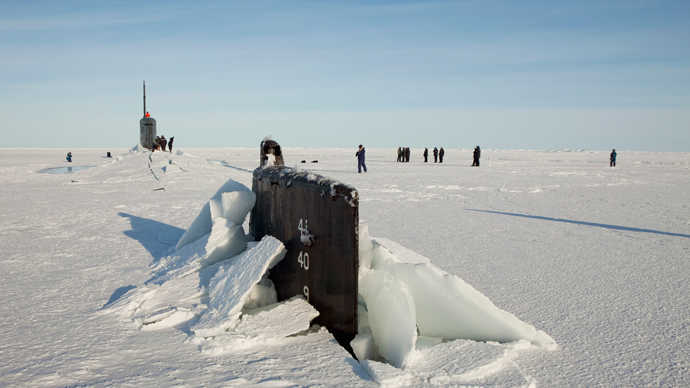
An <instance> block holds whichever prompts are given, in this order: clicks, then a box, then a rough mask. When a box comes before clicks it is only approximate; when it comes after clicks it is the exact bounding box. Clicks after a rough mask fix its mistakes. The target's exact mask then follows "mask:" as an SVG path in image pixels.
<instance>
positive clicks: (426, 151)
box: [424, 147, 429, 163]
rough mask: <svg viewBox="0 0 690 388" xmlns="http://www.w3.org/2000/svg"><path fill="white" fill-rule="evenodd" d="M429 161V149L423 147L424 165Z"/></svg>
mask: <svg viewBox="0 0 690 388" xmlns="http://www.w3.org/2000/svg"><path fill="white" fill-rule="evenodd" d="M428 159H429V149H428V148H426V147H424V163H426V162H427V160H428Z"/></svg>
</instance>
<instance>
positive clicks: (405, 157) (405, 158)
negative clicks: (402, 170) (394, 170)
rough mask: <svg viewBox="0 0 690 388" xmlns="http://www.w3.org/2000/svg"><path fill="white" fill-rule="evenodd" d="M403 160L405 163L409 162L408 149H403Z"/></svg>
mask: <svg viewBox="0 0 690 388" xmlns="http://www.w3.org/2000/svg"><path fill="white" fill-rule="evenodd" d="M403 159H404V162H405V163H409V162H410V147H405V151H403Z"/></svg>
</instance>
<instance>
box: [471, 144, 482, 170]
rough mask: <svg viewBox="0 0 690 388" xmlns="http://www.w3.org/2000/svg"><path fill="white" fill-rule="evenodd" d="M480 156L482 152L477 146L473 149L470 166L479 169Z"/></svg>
mask: <svg viewBox="0 0 690 388" xmlns="http://www.w3.org/2000/svg"><path fill="white" fill-rule="evenodd" d="M481 156H482V151H481V149H480V148H479V146H476V147H474V152H473V153H472V166H477V167H479V158H480V157H481Z"/></svg>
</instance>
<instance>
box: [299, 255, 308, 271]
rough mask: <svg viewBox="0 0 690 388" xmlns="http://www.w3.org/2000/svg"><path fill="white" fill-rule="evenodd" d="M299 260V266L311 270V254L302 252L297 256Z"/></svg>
mask: <svg viewBox="0 0 690 388" xmlns="http://www.w3.org/2000/svg"><path fill="white" fill-rule="evenodd" d="M297 262H298V263H299V266H300V267H302V268H304V269H305V270H309V254H308V253H306V252H300V253H299V256H297Z"/></svg>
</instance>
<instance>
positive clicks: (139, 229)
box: [101, 212, 184, 309]
mask: <svg viewBox="0 0 690 388" xmlns="http://www.w3.org/2000/svg"><path fill="white" fill-rule="evenodd" d="M117 214H118V215H119V216H120V217H123V218H129V223H130V225H131V227H132V229H130V230H126V231H124V232H123V233H124V234H125V236H127V237H130V238H132V239H134V240H137V241H139V243H140V244H141V245H142V246H143V247H144V248H145V249H146V250H147V251H149V253H150V254H151V256H153V261H152V263H151V264H153V263H155V262H156V261H158V260H160V259H162V258H163V257H165V256H167V255H168V253H170V252H171V251H172V249H173V248H174V247H175V244H177V241H178V240H179V239H180V237H182V234H184V229H181V228H178V227H175V226H171V225H167V224H164V223H162V222H158V221H154V220H151V219H148V218H142V217H137V216H134V215H131V214H127V213H122V212H120V213H117ZM133 288H136V286H132V285H129V286H124V287H120V288H118V289H117V290H115V291H114V292H113V294H112V295H111V296H110V299H108V302H106V304H104V305H103V306H102V307H101V309H103V308H106V307H108V306H110V305H111V304H113V303H115V302H116V301H117V300H118V299H120V297H122V296H123V295H124V294H126V293H127V292H128V291H130V290H131V289H133Z"/></svg>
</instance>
